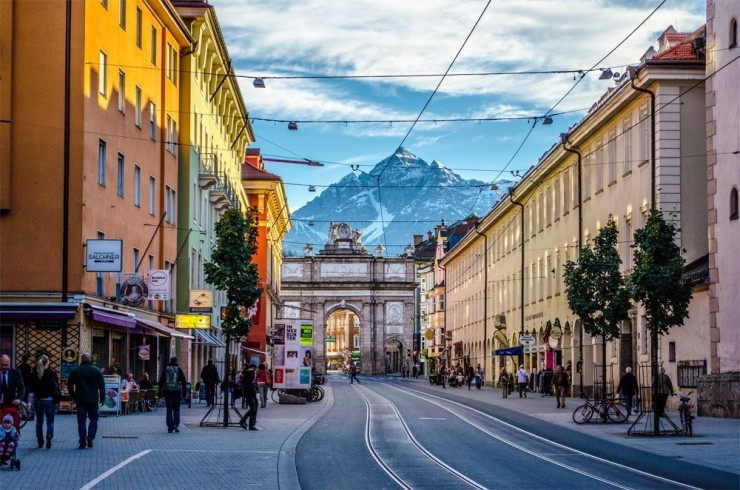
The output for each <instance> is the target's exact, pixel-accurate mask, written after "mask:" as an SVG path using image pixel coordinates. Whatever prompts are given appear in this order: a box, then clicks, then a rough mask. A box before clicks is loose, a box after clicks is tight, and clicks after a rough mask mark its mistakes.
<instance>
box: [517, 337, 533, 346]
mask: <svg viewBox="0 0 740 490" xmlns="http://www.w3.org/2000/svg"><path fill="white" fill-rule="evenodd" d="M519 342H520V343H521V344H522V345H532V344H534V342H535V340H534V337H532V336H531V335H522V336H521V337H520V338H519Z"/></svg>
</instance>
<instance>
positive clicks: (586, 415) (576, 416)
mask: <svg viewBox="0 0 740 490" xmlns="http://www.w3.org/2000/svg"><path fill="white" fill-rule="evenodd" d="M593 415H594V407H592V406H591V405H589V404H588V403H584V404H583V405H581V406H580V407H578V408H576V409H575V410H573V422H575V423H576V424H585V423H586V422H588V421H589V420H591V417H593Z"/></svg>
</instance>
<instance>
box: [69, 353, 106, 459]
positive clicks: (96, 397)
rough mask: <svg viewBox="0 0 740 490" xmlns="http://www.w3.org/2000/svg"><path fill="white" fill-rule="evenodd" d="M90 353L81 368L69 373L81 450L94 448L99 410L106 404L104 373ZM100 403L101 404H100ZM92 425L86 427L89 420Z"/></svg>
mask: <svg viewBox="0 0 740 490" xmlns="http://www.w3.org/2000/svg"><path fill="white" fill-rule="evenodd" d="M91 359H92V358H91V356H90V354H88V353H84V354H82V356H80V360H81V361H82V362H81V363H80V365H79V366H77V367H76V368H74V369H73V370H72V372H71V373H69V379H67V389H69V395H70V396H71V397H72V399H73V400H74V402H75V404H76V406H77V434H78V435H79V436H80V449H85V448H86V447H89V448H92V447H93V441H94V440H95V434H96V433H97V432H98V408H99V407H100V405H102V404H103V402H105V380H104V379H103V373H102V371H100V369H98V368H97V367H96V366H94V365H93V364H92V362H91ZM98 402H99V403H98ZM88 418H89V419H90V425H89V426H88V427H86V426H85V425H86V422H87V419H88Z"/></svg>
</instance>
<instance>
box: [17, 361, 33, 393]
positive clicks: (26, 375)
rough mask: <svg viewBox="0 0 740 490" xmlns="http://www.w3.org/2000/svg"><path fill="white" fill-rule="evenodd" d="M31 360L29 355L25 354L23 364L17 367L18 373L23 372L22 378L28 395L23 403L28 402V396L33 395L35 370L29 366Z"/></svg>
mask: <svg viewBox="0 0 740 490" xmlns="http://www.w3.org/2000/svg"><path fill="white" fill-rule="evenodd" d="M30 358H31V356H29V355H28V354H23V356H22V357H21V363H20V364H19V365H18V366H17V367H18V371H20V372H21V377H22V378H23V384H24V385H25V386H26V394H25V395H24V396H23V401H24V402H28V394H29V393H33V392H32V391H31V383H32V381H33V372H34V369H33V367H31V365H30V364H28V360H29V359H30Z"/></svg>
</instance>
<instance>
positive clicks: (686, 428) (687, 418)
mask: <svg viewBox="0 0 740 490" xmlns="http://www.w3.org/2000/svg"><path fill="white" fill-rule="evenodd" d="M691 420H692V417H691V412H690V411H689V410H687V409H685V408H684V409H681V425H682V426H683V433H684V434H685V435H687V436H689V437H690V436H692V435H693V430H692V427H691Z"/></svg>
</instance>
